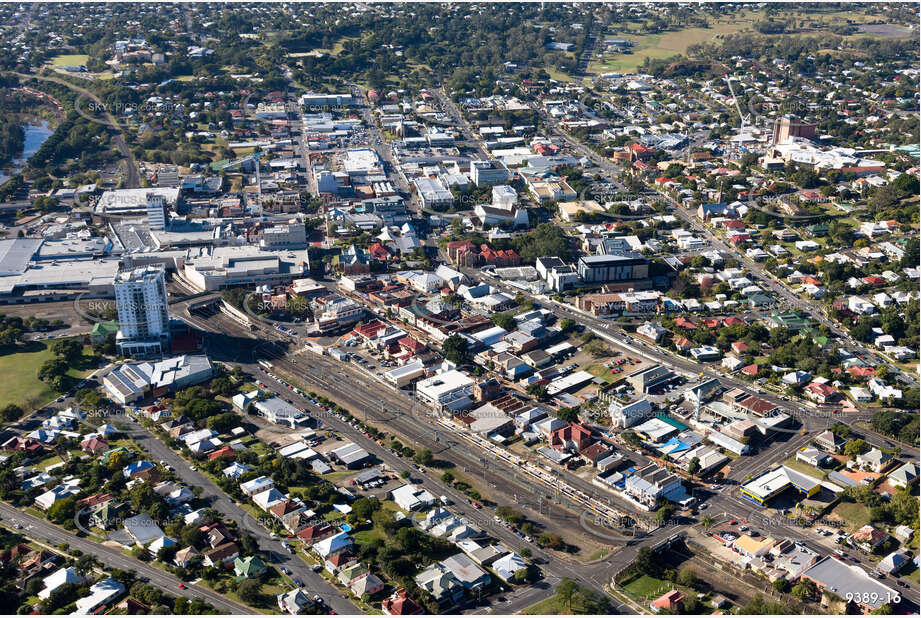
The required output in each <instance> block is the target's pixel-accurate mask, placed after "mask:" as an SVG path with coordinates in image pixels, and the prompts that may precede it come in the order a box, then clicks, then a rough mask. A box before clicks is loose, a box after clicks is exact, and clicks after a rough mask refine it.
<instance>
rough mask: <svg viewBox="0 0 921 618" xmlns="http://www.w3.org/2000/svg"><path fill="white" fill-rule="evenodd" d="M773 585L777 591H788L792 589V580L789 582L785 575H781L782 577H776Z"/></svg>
mask: <svg viewBox="0 0 921 618" xmlns="http://www.w3.org/2000/svg"><path fill="white" fill-rule="evenodd" d="M771 585H772V586H774V590H776V591H777V592H786V591H787V590H789V589H790V582H788V581H787V580H786V579H784V578H783V577H781V578H780V579H775V580H774V583H773V584H771Z"/></svg>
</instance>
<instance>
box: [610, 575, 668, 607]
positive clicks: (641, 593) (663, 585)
mask: <svg viewBox="0 0 921 618" xmlns="http://www.w3.org/2000/svg"><path fill="white" fill-rule="evenodd" d="M621 588H623V589H624V592H626V593H627V594H628V595H630V596H631V597H632V598H634V599H636V600H637V601H639V600H642V599H646V598H649V597H658V596H661V595H662V594H664V593H666V592H668V591H669V590H670V589H671V588H672V585H671V584H670V583H669V582H666V581H664V580H661V579H656V578H655V577H650V576H649V575H640V576H639V577H637V578H635V579H632V580H630V581H629V582H627V584H625V585H623V586H621Z"/></svg>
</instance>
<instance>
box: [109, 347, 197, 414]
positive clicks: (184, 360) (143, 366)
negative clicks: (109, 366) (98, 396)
mask: <svg viewBox="0 0 921 618" xmlns="http://www.w3.org/2000/svg"><path fill="white" fill-rule="evenodd" d="M213 375H214V366H213V365H212V364H211V361H210V360H209V359H208V357H207V356H176V357H174V358H167V359H164V360H161V361H157V362H152V363H151V362H140V363H123V364H121V365H119V366H118V367H116V368H115V369H113V370H112V371H110V372H109V373H107V374H105V375H104V376H103V377H102V384H103V386H104V387H105V389H106V390H107V391H108V392H109V394H110V395H112V397H114V398H115V400H116V401H118V402H119V403H121V404H127V403H132V402H134V401H137V400H139V399H143V398H145V397H149V396H159V395H162V394H165V393H167V392H173V391H176V390H179V389H181V388H184V387H186V386H192V385H194V384H199V383H201V382H204V381H205V380H207V379H209V378H211V377H212V376H213Z"/></svg>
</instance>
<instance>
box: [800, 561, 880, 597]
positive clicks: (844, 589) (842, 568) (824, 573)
mask: <svg viewBox="0 0 921 618" xmlns="http://www.w3.org/2000/svg"><path fill="white" fill-rule="evenodd" d="M803 575H804V576H805V577H808V578H809V579H811V580H813V581H815V582H817V583H819V584H821V585H822V587H824V588H825V589H827V590H831V591H832V592H834V593H836V594H837V595H838V596H841V597H843V596H844V595H845V594H847V593H848V592H853V593H854V596H855V597H857V596H858V595H859V598H860V602H861V603H863V604H865V605H868V606H869V607H872V608H873V609H879V608H880V607H881V606H882V605H885V604H887V603H893V601H892V599H894V598H895V597H896V596H897V595H898V592H897V591H896V590H893V589H892V588H890V587H888V586H884V585H883V584H881V583H880V582H879V581H877V580H875V579H873V578H872V577H870V576H869V575H868V574H867V572H866V571H864V570H863V569H861V568H860V567H858V566H856V565H855V566H851V565H849V564H845V563H844V562H841V561H840V560H837V559H836V558H832V557H831V556H827V557H825V558H822V559H821V560H819V561H818V562H816V563H815V564H814V565H812V566H811V567H809V568H808V569H806V571H804V572H803ZM864 601H866V602H864ZM893 604H894V603H893Z"/></svg>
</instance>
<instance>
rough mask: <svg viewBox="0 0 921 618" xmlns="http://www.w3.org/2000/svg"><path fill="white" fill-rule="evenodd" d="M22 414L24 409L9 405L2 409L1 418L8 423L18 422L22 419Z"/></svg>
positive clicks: (0, 409)
mask: <svg viewBox="0 0 921 618" xmlns="http://www.w3.org/2000/svg"><path fill="white" fill-rule="evenodd" d="M22 414H23V410H22V408H20V407H19V406H17V405H16V404H15V403H8V404H6V405H5V406H3V407H2V408H0V417H2V418H3V420H4V421H6V422H8V423H12V422H13V421H18V420H19V419H20V418H22Z"/></svg>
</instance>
